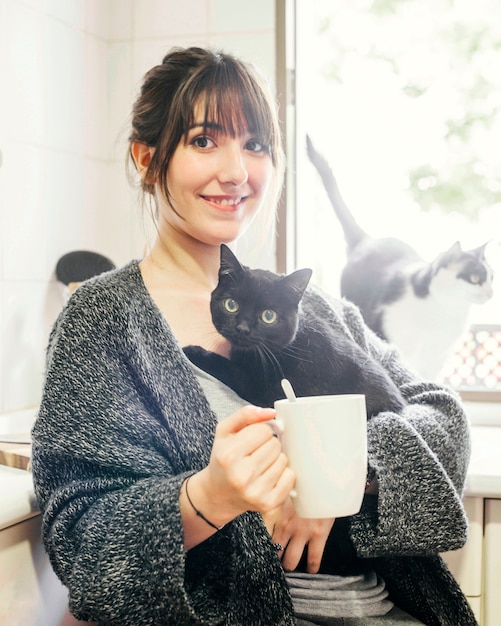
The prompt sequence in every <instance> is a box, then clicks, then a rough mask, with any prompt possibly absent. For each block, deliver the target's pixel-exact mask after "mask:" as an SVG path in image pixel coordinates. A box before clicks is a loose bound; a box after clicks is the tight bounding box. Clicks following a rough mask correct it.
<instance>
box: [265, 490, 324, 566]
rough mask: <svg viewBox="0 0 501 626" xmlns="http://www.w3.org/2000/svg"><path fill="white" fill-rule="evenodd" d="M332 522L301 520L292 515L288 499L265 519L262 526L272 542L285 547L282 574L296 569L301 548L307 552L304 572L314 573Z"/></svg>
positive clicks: (320, 558) (292, 509)
mask: <svg viewBox="0 0 501 626" xmlns="http://www.w3.org/2000/svg"><path fill="white" fill-rule="evenodd" d="M334 521H335V518H332V519H305V518H303V517H299V516H298V515H296V512H295V511H294V506H293V504H292V502H291V500H290V498H289V499H288V500H287V502H286V503H285V504H284V505H283V506H282V507H280V508H278V509H276V510H275V511H272V512H271V513H270V514H269V515H267V516H265V524H266V526H267V528H268V530H269V531H271V532H270V534H271V536H272V540H273V542H274V543H279V544H280V545H282V546H284V547H285V550H284V552H283V554H282V556H281V559H282V565H283V567H284V569H285V570H286V571H289V572H292V571H294V570H295V569H296V567H297V566H298V564H299V561H300V559H301V556H302V554H303V551H304V548H305V546H308V552H307V571H308V572H309V573H310V574H317V573H318V570H319V569H320V562H321V561H322V555H323V553H324V549H325V544H326V542H327V538H328V536H329V533H330V531H331V528H332V526H333V525H334Z"/></svg>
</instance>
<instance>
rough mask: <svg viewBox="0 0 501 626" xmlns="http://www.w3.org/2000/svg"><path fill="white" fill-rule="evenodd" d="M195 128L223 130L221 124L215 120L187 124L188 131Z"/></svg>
mask: <svg viewBox="0 0 501 626" xmlns="http://www.w3.org/2000/svg"><path fill="white" fill-rule="evenodd" d="M195 128H203V129H206V128H208V129H210V130H216V131H218V132H220V133H222V132H224V128H223V126H221V124H217V123H216V122H195V123H194V124H191V126H189V128H188V131H190V130H194V129H195Z"/></svg>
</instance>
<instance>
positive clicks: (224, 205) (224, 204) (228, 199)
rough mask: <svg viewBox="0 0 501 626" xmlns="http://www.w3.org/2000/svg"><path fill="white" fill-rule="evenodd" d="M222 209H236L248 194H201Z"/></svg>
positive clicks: (204, 198)
mask: <svg viewBox="0 0 501 626" xmlns="http://www.w3.org/2000/svg"><path fill="white" fill-rule="evenodd" d="M200 197H201V198H202V199H203V200H205V201H206V202H208V203H209V204H212V205H213V206H215V207H216V208H217V209H219V210H221V211H234V210H235V209H236V208H238V206H239V205H240V204H241V203H242V202H243V201H244V200H246V198H247V196H203V195H201V196H200Z"/></svg>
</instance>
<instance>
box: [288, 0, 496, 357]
mask: <svg viewBox="0 0 501 626" xmlns="http://www.w3.org/2000/svg"><path fill="white" fill-rule="evenodd" d="M296 10H297V16H296V28H297V77H296V108H297V151H298V155H297V232H298V237H297V251H296V258H297V266H298V267H302V266H309V267H312V268H313V270H314V280H315V281H316V282H317V283H319V284H320V285H321V286H323V287H324V288H325V289H327V290H328V291H330V292H331V293H333V294H335V295H339V279H340V272H341V270H342V268H343V265H344V263H345V259H346V256H345V243H344V238H343V234H342V231H341V227H340V224H339V222H338V221H337V219H336V218H335V216H334V213H333V210H332V208H331V207H330V205H329V203H328V201H327V199H326V196H325V193H324V190H323V188H322V185H321V183H320V180H319V178H318V175H317V174H316V172H315V171H314V169H313V167H312V166H311V164H310V163H309V162H308V160H307V157H306V151H305V135H306V134H307V133H308V134H309V135H310V136H311V137H312V139H313V141H314V143H315V145H316V147H317V148H318V149H319V150H320V151H321V152H322V153H323V154H324V155H325V156H326V158H327V159H328V161H329V163H330V165H331V167H332V170H333V172H334V174H335V176H336V179H337V182H338V185H339V188H340V191H341V194H342V196H343V198H344V200H345V202H346V204H347V205H348V207H349V208H350V209H351V211H352V213H353V214H354V216H355V218H356V220H357V221H358V222H359V224H360V226H361V227H362V228H363V229H364V230H366V231H367V232H368V233H369V234H370V235H372V236H374V237H387V236H391V237H397V238H399V239H401V240H403V241H405V242H407V243H408V244H410V245H411V246H413V247H414V248H415V249H416V250H417V252H418V253H419V254H420V255H421V256H422V257H423V258H424V259H426V260H428V261H431V260H432V259H433V258H435V257H436V256H437V255H438V254H439V253H440V252H444V251H445V250H447V249H448V248H450V246H451V245H452V244H453V243H454V242H455V241H460V242H461V245H462V247H463V249H469V248H474V247H477V246H480V245H482V244H483V243H485V242H487V241H491V240H493V239H494V240H495V241H496V240H497V243H491V244H489V246H488V248H487V253H488V256H489V261H490V264H491V266H492V267H493V268H494V270H495V279H494V297H493V298H492V299H491V300H490V301H488V302H487V303H485V304H482V305H473V306H472V307H471V310H470V314H471V323H472V324H475V325H489V327H497V326H500V325H501V285H500V282H501V279H500V275H501V253H500V249H499V239H500V233H501V150H500V149H499V146H500V145H501V72H500V71H499V68H500V67H501V3H499V2H497V0H479V2H475V3H472V2H469V1H466V0H465V1H463V2H459V1H456V2H449V1H446V0H426V1H423V0H406V1H403V0H386V1H384V0H379V1H378V0H376V1H373V2H369V1H367V0H365V1H362V0H354V1H353V2H346V1H344V0H310V1H309V2H297V6H296ZM496 272H497V274H496ZM497 355H498V356H497V357H495V358H499V353H497Z"/></svg>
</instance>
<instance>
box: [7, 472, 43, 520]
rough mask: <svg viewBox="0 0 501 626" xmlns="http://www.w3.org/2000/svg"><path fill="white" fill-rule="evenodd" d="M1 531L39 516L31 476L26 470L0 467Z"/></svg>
mask: <svg viewBox="0 0 501 626" xmlns="http://www.w3.org/2000/svg"><path fill="white" fill-rule="evenodd" d="M0 493H1V494H2V497H1V501H2V506H0V530H2V529H3V528H6V527H7V526H12V525H13V524H16V523H17V522H21V521H23V520H25V519H27V518H29V517H33V516H34V515H38V509H37V506H36V503H35V498H34V495H33V482H32V480H31V474H30V473H29V472H27V471H26V470H22V469H18V468H15V467H6V466H5V465H0Z"/></svg>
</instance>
